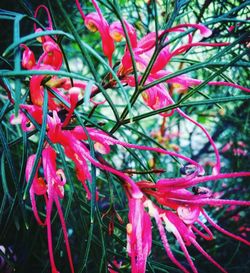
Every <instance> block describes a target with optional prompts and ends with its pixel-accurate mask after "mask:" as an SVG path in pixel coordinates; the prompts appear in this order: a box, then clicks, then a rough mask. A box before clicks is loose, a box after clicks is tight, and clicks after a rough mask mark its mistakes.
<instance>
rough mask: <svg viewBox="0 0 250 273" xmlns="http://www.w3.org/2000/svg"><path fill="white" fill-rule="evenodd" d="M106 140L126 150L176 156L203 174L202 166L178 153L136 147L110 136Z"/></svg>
mask: <svg viewBox="0 0 250 273" xmlns="http://www.w3.org/2000/svg"><path fill="white" fill-rule="evenodd" d="M103 137H104V138H105V139H107V140H109V141H110V142H113V143H114V144H118V145H121V146H123V147H126V148H133V149H138V150H144V151H154V152H157V153H162V154H166V155H171V156H174V157H178V158H181V159H183V160H185V161H187V162H189V163H191V164H194V165H195V166H196V167H198V169H199V170H200V172H203V168H202V166H201V165H199V164H198V163H197V162H196V161H194V160H192V159H190V158H188V157H186V156H184V155H181V154H178V153H175V152H170V151H166V150H163V149H161V148H155V147H148V146H143V145H136V144H131V143H126V142H123V141H119V140H116V139H113V138H111V137H109V136H103Z"/></svg>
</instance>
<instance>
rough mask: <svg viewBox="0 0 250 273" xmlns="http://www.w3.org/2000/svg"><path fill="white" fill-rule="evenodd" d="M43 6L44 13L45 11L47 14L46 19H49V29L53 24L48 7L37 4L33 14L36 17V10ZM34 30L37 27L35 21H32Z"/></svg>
mask: <svg viewBox="0 0 250 273" xmlns="http://www.w3.org/2000/svg"><path fill="white" fill-rule="evenodd" d="M41 8H43V9H44V10H45V11H46V13H47V16H48V21H49V29H53V24H52V19H51V16H50V12H49V9H48V8H47V7H46V6H45V5H39V6H38V7H37V8H36V10H35V14H34V17H35V18H36V17H37V14H38V11H39V9H41ZM34 30H35V31H36V30H37V28H36V23H34Z"/></svg>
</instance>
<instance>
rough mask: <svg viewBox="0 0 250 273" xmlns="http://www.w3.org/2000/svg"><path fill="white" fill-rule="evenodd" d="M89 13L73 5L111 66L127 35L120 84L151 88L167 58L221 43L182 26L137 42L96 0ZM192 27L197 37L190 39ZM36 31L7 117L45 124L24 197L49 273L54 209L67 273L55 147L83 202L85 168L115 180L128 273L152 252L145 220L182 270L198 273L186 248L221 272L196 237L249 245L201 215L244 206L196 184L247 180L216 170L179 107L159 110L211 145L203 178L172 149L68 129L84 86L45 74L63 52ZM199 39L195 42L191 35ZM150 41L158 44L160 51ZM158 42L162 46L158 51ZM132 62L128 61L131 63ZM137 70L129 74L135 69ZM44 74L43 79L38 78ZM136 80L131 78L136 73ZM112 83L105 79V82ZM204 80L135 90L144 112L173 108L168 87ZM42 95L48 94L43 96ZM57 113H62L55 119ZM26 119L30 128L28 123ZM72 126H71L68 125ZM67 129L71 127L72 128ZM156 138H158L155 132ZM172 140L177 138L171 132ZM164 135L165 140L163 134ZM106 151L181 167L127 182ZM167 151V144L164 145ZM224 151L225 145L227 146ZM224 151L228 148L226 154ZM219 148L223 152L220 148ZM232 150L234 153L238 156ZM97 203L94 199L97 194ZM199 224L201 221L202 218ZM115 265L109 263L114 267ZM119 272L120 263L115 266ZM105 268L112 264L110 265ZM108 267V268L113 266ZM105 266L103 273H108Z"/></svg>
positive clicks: (62, 180)
mask: <svg viewBox="0 0 250 273" xmlns="http://www.w3.org/2000/svg"><path fill="white" fill-rule="evenodd" d="M92 3H93V6H94V8H95V10H96V12H92V13H89V14H87V15H85V14H84V13H83V11H82V9H81V7H80V3H79V1H78V0H76V4H77V7H78V9H79V11H80V13H81V15H82V17H83V19H84V23H85V25H86V27H87V28H88V29H89V30H90V31H98V32H99V33H100V35H101V40H102V49H103V54H104V55H105V56H106V57H107V59H108V62H109V65H110V66H111V67H112V62H113V53H114V51H115V42H116V43H119V42H120V41H121V40H122V39H123V38H126V44H125V47H124V54H123V56H122V58H121V60H119V67H118V69H117V76H118V78H119V79H120V80H121V82H122V83H124V84H126V85H128V86H130V87H132V88H133V87H135V86H136V85H137V84H138V82H139V83H140V82H141V81H142V84H152V83H154V81H157V80H159V79H162V78H163V77H165V76H167V75H170V74H171V71H170V70H168V68H166V66H167V65H168V63H169V62H170V61H171V59H172V58H173V57H174V56H177V55H180V54H184V53H186V52H187V51H188V50H190V49H191V48H193V47H198V46H207V47H218V46H219V47H221V46H227V45H228V43H208V42H203V41H201V40H202V39H203V38H207V37H209V36H210V35H211V34H212V31H211V30H210V29H209V28H207V27H206V26H204V25H202V24H181V25H177V26H174V27H172V28H169V29H165V30H160V31H159V32H158V33H156V32H151V33H149V34H147V35H146V36H144V37H143V38H141V39H140V40H139V39H138V38H137V34H136V30H135V28H134V27H133V26H132V25H131V24H130V23H129V22H127V21H126V20H122V21H116V22H113V23H112V24H109V23H108V22H107V20H106V19H105V18H104V16H103V15H102V12H101V10H100V8H99V6H98V4H97V2H96V1H95V0H92ZM40 9H44V10H45V11H46V12H47V14H48V19H49V27H48V28H47V30H52V29H53V26H52V20H51V18H50V13H49V11H48V9H47V7H46V6H44V5H40V6H39V7H38V8H37V10H36V12H35V17H36V16H37V13H38V11H39V10H40ZM186 30H190V31H188V32H186ZM191 30H192V31H194V30H196V31H197V32H198V33H196V34H191ZM35 32H41V37H39V39H38V41H39V42H40V43H41V46H42V49H43V53H42V54H41V56H40V57H39V59H38V60H37V61H36V58H35V55H34V53H33V52H32V50H31V49H30V48H29V47H28V46H27V45H25V44H22V45H21V47H22V48H23V49H24V50H23V54H22V66H23V68H25V69H27V70H39V71H41V74H38V75H33V76H31V78H30V81H29V90H30V102H29V103H28V104H22V105H21V106H20V108H21V109H20V113H19V115H18V117H14V116H12V117H11V123H12V124H16V123H21V126H22V130H23V131H31V130H33V129H34V128H35V124H33V123H34V122H35V123H37V124H38V125H41V124H42V120H43V119H44V118H45V120H46V123H47V124H46V125H47V126H46V141H45V143H44V147H43V150H42V154H41V158H40V159H39V161H38V166H37V167H36V172H35V174H34V177H31V174H32V172H33V169H34V165H35V164H34V162H35V161H36V155H35V154H33V155H30V157H29V158H28V161H27V166H26V180H27V182H28V181H30V180H32V181H31V187H30V191H29V193H30V200H31V204H32V210H33V212H34V216H35V218H36V220H37V222H38V224H39V225H42V226H46V228H47V238H48V250H49V257H50V264H51V268H52V272H53V273H56V272H59V271H58V269H57V267H56V264H55V260H54V256H53V245H52V231H51V217H52V208H53V205H55V206H56V209H57V211H58V215H59V218H60V222H61V226H62V230H63V235H64V240H65V245H66V250H67V255H68V260H69V264H70V269H71V272H74V265H73V259H72V254H71V250H70V245H69V240H68V234H67V228H66V224H65V220H64V216H63V211H62V208H61V203H60V200H61V199H63V198H64V186H65V184H66V182H67V181H66V176H65V174H64V171H63V170H62V169H60V168H58V167H57V165H58V164H57V160H56V159H57V154H56V148H55V147H56V146H55V144H59V145H61V146H62V147H63V149H64V153H65V155H66V156H67V158H68V159H70V160H71V161H72V162H73V164H74V167H75V173H76V176H77V179H78V180H79V182H80V183H81V184H82V186H83V187H84V189H85V191H86V196H87V199H89V200H90V199H91V190H90V188H89V185H90V184H91V180H92V177H91V172H90V165H91V164H92V165H93V166H95V167H96V168H98V169H99V170H100V171H107V172H109V173H111V174H112V175H114V176H116V177H117V178H118V180H119V182H120V183H121V185H122V187H123V189H124V191H125V193H126V196H127V199H128V209H129V213H128V223H127V226H126V230H127V253H128V255H129V256H130V258H131V272H133V273H143V272H145V271H146V264H147V257H148V256H149V255H150V252H151V247H152V222H151V219H154V221H155V223H156V226H157V228H158V230H159V234H160V237H161V240H162V243H163V246H164V248H165V250H166V253H167V255H168V257H169V259H170V260H171V261H172V262H173V263H174V264H175V265H176V266H177V267H178V268H180V269H181V270H182V271H183V272H189V269H191V271H192V272H197V269H196V267H195V264H194V262H193V260H192V259H191V257H190V254H189V252H188V247H189V246H190V245H193V246H194V247H195V248H196V249H197V250H198V251H199V252H200V253H201V254H202V255H203V256H204V257H205V258H207V259H208V260H209V261H210V262H211V263H213V264H214V265H215V266H216V267H217V268H219V269H220V270H221V271H222V272H226V271H225V269H223V268H222V266H221V265H219V264H218V263H217V262H216V261H215V260H214V259H213V258H212V257H211V256H210V255H209V254H208V253H207V252H206V251H205V250H204V249H203V248H202V247H201V245H200V244H199V243H198V241H197V238H198V237H201V238H203V239H205V240H213V239H214V238H213V233H212V230H211V229H210V226H211V227H212V228H214V229H216V230H218V231H220V232H221V233H223V234H225V235H226V236H229V237H232V238H233V239H236V240H238V241H240V242H242V243H244V244H247V245H250V242H248V241H247V240H246V239H245V238H243V237H240V236H237V235H234V234H232V233H230V232H229V231H227V230H225V229H223V228H222V227H220V226H219V225H218V224H217V223H216V222H215V221H214V220H213V219H212V218H211V217H210V216H209V214H208V213H207V212H206V210H205V208H204V207H205V206H218V207H220V206H223V205H241V206H249V205H250V202H249V201H239V200H228V199H220V198H218V196H216V194H215V193H213V192H212V191H211V190H210V189H209V188H207V187H203V186H200V184H201V183H205V182H207V181H216V180H219V179H225V178H236V177H244V176H250V172H238V173H221V163H220V155H219V151H218V149H217V147H216V145H215V143H214V141H213V139H212V138H211V136H210V135H209V133H208V132H207V130H206V129H205V128H204V126H202V125H201V124H199V123H198V122H196V121H195V120H193V119H192V118H191V117H189V116H188V115H187V114H185V113H184V112H183V111H182V110H181V109H179V108H176V109H174V110H171V111H170V112H167V113H161V115H162V116H163V117H164V120H166V119H167V118H168V117H169V116H171V115H174V114H175V112H177V113H178V114H179V115H180V116H181V117H183V118H184V119H187V120H188V121H190V122H191V123H193V124H194V125H195V126H197V127H199V128H200V129H201V130H202V131H203V133H204V134H205V136H206V137H207V139H208V141H209V142H210V143H211V146H212V147H213V149H214V152H215V156H216V162H215V163H214V167H213V171H212V174H209V175H205V171H204V168H203V166H201V165H200V164H199V163H198V162H196V161H194V160H192V159H190V158H188V157H186V156H184V155H182V154H180V153H178V152H179V148H178V147H177V148H176V149H174V151H170V150H165V149H161V148H155V147H149V146H141V145H136V144H131V143H126V142H123V141H120V140H117V139H115V138H114V137H112V136H110V135H109V134H108V133H106V132H104V131H102V130H101V129H97V128H93V127H83V126H80V125H77V126H76V125H74V123H73V122H72V116H73V115H74V110H75V108H76V107H77V105H78V102H79V99H80V97H81V96H83V93H84V91H85V89H86V86H87V83H86V82H84V81H79V80H74V81H70V79H68V78H59V77H57V76H50V75H49V72H50V71H51V72H52V71H58V70H60V69H61V67H62V64H63V54H62V51H61V48H60V46H59V45H58V43H57V37H55V36H53V37H52V36H47V35H45V36H44V35H42V34H43V31H42V30H41V29H39V28H37V27H36V25H35ZM173 33H184V34H185V33H187V34H186V35H185V36H184V38H183V39H182V40H181V41H180V43H179V45H178V46H177V47H175V48H171V46H170V45H168V44H167V42H168V40H169V35H171V34H173ZM197 36H198V37H197ZM157 41H160V42H161V44H159V45H161V50H159V45H158V46H157ZM163 44H165V45H164V46H163ZM156 50H159V53H158V55H157V57H156V59H155V62H154V63H153V64H152V67H151V70H150V73H149V75H148V77H147V79H146V80H144V79H143V73H144V72H145V70H146V69H147V67H148V65H149V63H150V60H151V59H152V56H153V55H154V53H155V52H156ZM133 60H134V61H135V63H133ZM135 69H136V71H135ZM43 71H44V74H43ZM135 75H137V76H135ZM111 80H112V81H115V79H110V81H111ZM202 82H203V81H202V80H199V79H193V78H191V77H189V76H187V75H181V76H175V77H172V78H171V79H168V80H166V83H163V82H161V83H158V84H155V85H152V87H150V88H148V89H146V90H145V91H143V92H142V99H143V101H144V103H145V104H146V105H147V106H148V107H149V108H151V109H153V110H157V109H161V108H163V107H166V106H169V105H171V104H174V100H173V98H172V96H171V92H170V90H168V88H167V85H166V84H169V85H171V86H172V87H173V88H175V89H176V90H177V91H182V92H183V91H185V90H187V89H188V88H189V87H191V86H195V85H199V84H201V83H202ZM208 85H218V86H232V87H235V88H238V89H241V90H243V91H246V92H249V91H250V90H249V89H248V88H245V87H242V86H239V85H236V84H233V83H229V82H215V81H211V82H208ZM48 90H49V92H48ZM97 90H98V87H97V86H95V85H93V87H92V93H91V94H92V95H94V94H95V93H96V91H97ZM47 92H48V100H47V101H48V105H47V110H48V114H47V116H46V117H43V115H44V113H43V110H42V107H43V104H44V102H45V96H46V94H47ZM62 113H63V114H62ZM30 117H32V120H33V123H32V121H31V119H30ZM69 124H72V126H71V127H67V125H69ZM72 127H73V128H72ZM161 136H162V137H163V134H161ZM174 137H179V135H178V134H176V135H175V136H174ZM169 138H170V136H169ZM112 146H121V147H124V148H130V149H136V150H143V151H149V152H155V153H158V154H165V155H169V156H173V157H176V158H178V159H179V160H180V161H181V162H183V163H182V164H183V167H182V173H183V175H182V176H180V177H176V178H162V179H160V180H158V181H157V182H156V183H153V182H152V181H147V180H143V181H134V180H133V179H132V178H131V177H130V176H129V175H127V174H125V173H124V172H122V171H119V170H117V169H116V168H115V167H113V166H112V165H111V164H109V163H107V162H106V161H105V160H104V159H103V157H104V156H105V155H106V154H109V153H110V152H111V150H112ZM170 147H171V146H170ZM229 148H231V145H230V147H229ZM229 148H227V149H229ZM227 149H226V148H225V147H224V152H225V151H226V150H227ZM93 150H94V153H93ZM237 153H238V152H237ZM39 196H40V197H43V199H44V202H45V207H46V213H45V214H46V217H45V219H41V217H40V215H39V212H38V209H37V205H36V198H38V197H39ZM96 198H98V196H97V197H96ZM202 219H205V221H204V220H202ZM170 234H173V236H174V238H175V239H176V241H177V243H178V244H179V246H180V249H181V251H182V252H183V253H184V255H185V257H186V260H187V262H188V264H189V268H186V267H184V266H183V264H181V263H180V262H179V261H178V260H177V259H176V258H175V256H174V254H173V252H172V251H171V248H170V245H169V242H168V236H169V235H170ZM114 264H115V263H114ZM116 264H117V265H118V266H119V267H120V264H118V263H116ZM109 267H111V265H109ZM114 270H115V268H114ZM114 270H113V269H111V268H110V272H115V271H114Z"/></svg>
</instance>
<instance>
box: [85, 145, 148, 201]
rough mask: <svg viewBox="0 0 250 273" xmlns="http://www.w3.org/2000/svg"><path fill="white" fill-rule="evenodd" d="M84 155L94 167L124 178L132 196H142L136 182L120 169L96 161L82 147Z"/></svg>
mask: <svg viewBox="0 0 250 273" xmlns="http://www.w3.org/2000/svg"><path fill="white" fill-rule="evenodd" d="M83 151H84V156H85V157H86V158H87V159H88V160H89V161H90V162H91V163H92V164H93V165H95V166H96V167H98V168H100V169H103V170H104V171H108V172H111V173H113V174H115V175H117V176H119V177H121V178H122V179H123V180H125V181H126V182H127V183H128V184H129V187H131V189H132V196H133V197H134V198H142V197H143V193H142V192H141V191H140V189H139V187H138V186H137V185H136V183H135V182H134V181H133V180H132V179H131V178H130V177H128V176H127V175H125V174H123V173H122V172H120V171H117V170H116V169H113V168H111V167H109V166H106V165H103V164H101V163H100V162H98V161H96V160H95V159H94V158H93V157H92V156H90V154H89V153H88V152H87V151H86V150H85V149H84V150H83Z"/></svg>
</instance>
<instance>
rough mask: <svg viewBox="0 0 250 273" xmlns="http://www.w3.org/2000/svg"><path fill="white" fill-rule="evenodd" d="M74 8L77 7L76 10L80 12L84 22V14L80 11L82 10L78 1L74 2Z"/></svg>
mask: <svg viewBox="0 0 250 273" xmlns="http://www.w3.org/2000/svg"><path fill="white" fill-rule="evenodd" d="M76 6H77V8H78V10H79V12H80V14H81V16H82V19H83V21H84V20H85V14H84V13H83V11H82V8H81V5H80V3H79V0H76Z"/></svg>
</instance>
